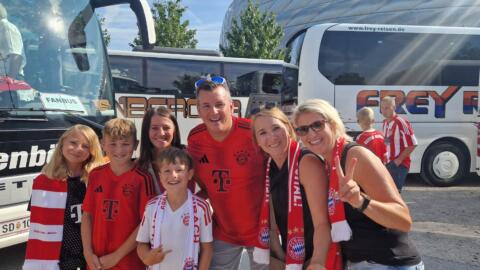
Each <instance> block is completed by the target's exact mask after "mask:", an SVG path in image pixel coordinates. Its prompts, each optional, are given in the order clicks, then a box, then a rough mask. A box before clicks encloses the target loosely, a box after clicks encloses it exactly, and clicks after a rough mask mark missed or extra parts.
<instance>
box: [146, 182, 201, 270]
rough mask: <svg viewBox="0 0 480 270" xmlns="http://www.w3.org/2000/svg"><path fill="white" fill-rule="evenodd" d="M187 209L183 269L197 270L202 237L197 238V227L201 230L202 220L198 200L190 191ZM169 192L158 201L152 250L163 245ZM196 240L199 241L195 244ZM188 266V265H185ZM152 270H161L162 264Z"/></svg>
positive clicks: (153, 224) (153, 266)
mask: <svg viewBox="0 0 480 270" xmlns="http://www.w3.org/2000/svg"><path fill="white" fill-rule="evenodd" d="M186 203H187V207H188V215H189V221H188V235H187V236H186V237H185V243H184V248H183V251H184V253H183V264H184V265H183V267H182V269H192V270H193V269H197V267H198V253H199V248H200V243H199V242H200V237H199V236H198V237H195V235H194V233H195V227H198V228H200V222H199V221H200V219H199V217H198V209H197V207H198V206H197V203H196V200H194V199H193V195H192V192H191V191H190V190H188V197H187V202H186ZM167 204H168V202H167V192H166V191H165V192H164V193H163V194H162V195H161V197H160V199H159V200H158V204H157V207H156V208H155V213H154V215H153V221H152V230H151V231H152V232H153V246H152V248H158V247H159V246H161V244H162V239H161V227H162V223H163V219H164V217H165V210H166V209H165V208H166V207H167ZM195 238H197V239H198V241H197V242H195ZM191 263H193V265H191ZM185 264H188V265H185ZM148 269H150V270H160V264H155V265H152V266H150V267H149V268H148Z"/></svg>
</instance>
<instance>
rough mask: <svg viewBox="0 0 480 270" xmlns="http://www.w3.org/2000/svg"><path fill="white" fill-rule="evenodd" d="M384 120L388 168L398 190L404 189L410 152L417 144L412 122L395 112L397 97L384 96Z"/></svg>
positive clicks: (382, 105)
mask: <svg viewBox="0 0 480 270" xmlns="http://www.w3.org/2000/svg"><path fill="white" fill-rule="evenodd" d="M380 106H381V108H380V109H381V112H382V115H383V117H385V120H383V136H384V137H385V144H386V145H387V169H388V171H389V172H390V174H391V175H392V178H393V180H394V181H395V185H396V186H397V188H398V191H401V190H402V187H403V184H405V179H406V178H407V174H408V170H409V169H410V154H411V153H412V152H413V150H414V149H415V147H416V146H417V138H415V134H413V129H412V126H411V125H410V122H409V121H408V120H407V119H405V118H402V117H399V116H398V115H397V113H396V112H395V109H396V105H395V98H394V97H390V96H387V97H384V98H383V99H382V102H381V104H380Z"/></svg>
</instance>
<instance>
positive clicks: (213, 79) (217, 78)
mask: <svg viewBox="0 0 480 270" xmlns="http://www.w3.org/2000/svg"><path fill="white" fill-rule="evenodd" d="M204 82H213V83H214V84H225V82H226V80H225V78H223V77H222V76H213V77H207V78H202V79H200V80H198V81H196V82H195V89H198V87H199V86H200V85H201V84H202V83H204Z"/></svg>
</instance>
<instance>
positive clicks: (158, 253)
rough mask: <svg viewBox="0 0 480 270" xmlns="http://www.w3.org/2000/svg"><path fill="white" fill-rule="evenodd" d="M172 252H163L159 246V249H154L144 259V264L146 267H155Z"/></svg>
mask: <svg viewBox="0 0 480 270" xmlns="http://www.w3.org/2000/svg"><path fill="white" fill-rule="evenodd" d="M170 252H172V250H165V251H164V250H163V247H162V246H159V247H158V248H152V249H150V251H149V252H148V253H147V254H146V255H145V257H143V263H144V264H145V265H154V264H157V263H161V262H162V261H163V259H165V256H167V254H168V253H170Z"/></svg>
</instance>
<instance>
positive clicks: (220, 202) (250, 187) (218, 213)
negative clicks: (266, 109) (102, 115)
mask: <svg viewBox="0 0 480 270" xmlns="http://www.w3.org/2000/svg"><path fill="white" fill-rule="evenodd" d="M250 122H251V121H250V120H249V119H243V118H237V117H233V127H232V130H231V131H230V134H229V135H228V136H227V138H225V139H224V140H223V141H222V142H218V141H215V140H214V139H213V138H212V137H211V136H210V134H209V133H208V131H207V128H206V126H205V125H204V124H200V125H198V126H197V127H195V128H194V129H192V130H191V131H190V134H189V136H188V147H187V149H188V152H189V153H190V154H191V155H192V156H193V158H194V161H195V180H196V181H197V182H198V183H199V185H200V186H201V187H202V188H204V189H205V190H206V192H207V194H208V198H209V200H210V203H211V204H212V207H213V212H214V213H213V236H214V238H215V239H219V240H222V241H225V242H228V243H232V244H236V245H243V246H253V245H254V244H255V243H256V238H257V233H258V221H259V216H260V209H261V205H262V198H263V193H264V182H265V158H264V155H263V154H262V152H261V150H260V148H259V147H258V146H257V145H256V144H255V142H254V141H253V137H252V131H251V128H250Z"/></svg>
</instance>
